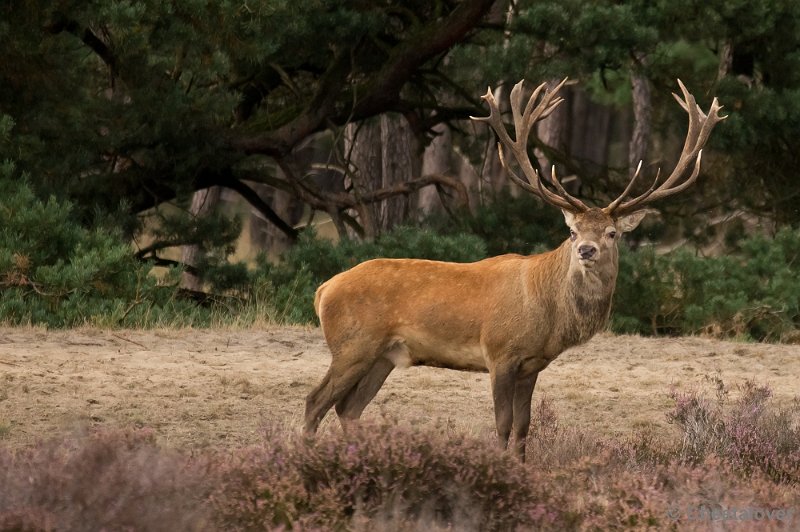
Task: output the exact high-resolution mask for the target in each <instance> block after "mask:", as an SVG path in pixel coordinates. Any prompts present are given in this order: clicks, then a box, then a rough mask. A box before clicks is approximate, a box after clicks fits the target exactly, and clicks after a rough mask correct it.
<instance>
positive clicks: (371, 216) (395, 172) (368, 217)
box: [345, 114, 421, 240]
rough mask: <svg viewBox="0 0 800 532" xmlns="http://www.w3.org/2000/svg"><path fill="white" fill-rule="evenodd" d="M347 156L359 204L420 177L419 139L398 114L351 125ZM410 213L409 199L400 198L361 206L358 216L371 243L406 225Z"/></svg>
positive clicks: (346, 135)
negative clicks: (363, 198) (361, 199)
mask: <svg viewBox="0 0 800 532" xmlns="http://www.w3.org/2000/svg"><path fill="white" fill-rule="evenodd" d="M345 155H346V157H347V159H348V163H349V164H348V174H349V176H350V183H351V185H352V188H353V194H354V196H355V198H356V201H358V198H359V195H361V194H363V193H365V192H368V191H374V190H379V189H381V188H386V187H389V186H392V185H395V184H398V183H405V182H407V181H410V180H411V179H412V178H414V177H418V176H419V175H420V170H421V157H420V155H419V150H418V142H417V139H416V138H415V137H414V134H413V132H412V131H411V127H410V126H409V124H408V122H407V121H406V119H405V118H403V117H402V116H401V115H398V114H384V115H381V116H380V117H379V118H378V119H376V120H368V121H364V122H362V123H360V124H348V125H347V127H346V128H345ZM410 210H411V205H410V201H409V198H408V197H406V196H397V197H393V198H389V199H386V200H383V201H380V202H376V203H373V204H371V205H361V206H360V207H358V208H357V209H356V212H355V213H354V214H355V216H356V217H357V218H358V221H359V223H360V224H361V226H362V227H363V229H364V238H366V239H368V240H369V239H373V238H375V237H376V236H377V235H378V234H380V233H382V232H385V231H388V230H390V229H392V228H393V227H395V226H396V225H398V224H400V223H402V222H404V221H405V220H406V219H407V218H408V216H409V213H410ZM351 236H355V235H351Z"/></svg>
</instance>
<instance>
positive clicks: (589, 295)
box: [558, 240, 619, 344]
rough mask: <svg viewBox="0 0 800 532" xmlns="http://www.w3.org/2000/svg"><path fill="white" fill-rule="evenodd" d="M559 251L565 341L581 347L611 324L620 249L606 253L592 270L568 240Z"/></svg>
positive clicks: (560, 295)
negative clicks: (580, 259)
mask: <svg viewBox="0 0 800 532" xmlns="http://www.w3.org/2000/svg"><path fill="white" fill-rule="evenodd" d="M558 252H559V253H558V255H559V260H560V261H561V264H560V266H561V267H560V268H559V269H560V270H561V272H560V293H559V296H558V297H559V299H560V301H559V303H560V305H559V307H560V308H561V309H562V311H563V312H564V313H565V314H566V316H565V318H566V319H565V320H564V321H562V322H561V323H564V324H565V330H564V331H563V334H564V337H565V341H567V342H568V343H571V344H578V343H582V342H585V341H587V340H588V339H589V338H591V337H592V336H594V335H595V334H596V333H598V332H599V331H601V330H603V329H604V328H605V326H606V324H607V323H608V318H609V316H610V314H611V301H612V299H613V297H614V289H615V288H616V284H617V273H618V272H619V261H618V255H617V250H616V249H615V248H614V249H609V250H607V253H608V255H607V256H605V257H603V258H602V259H601V260H599V261H598V262H597V263H596V264H595V266H594V268H591V269H587V268H584V267H583V266H581V264H580V263H579V261H578V260H577V258H576V256H575V252H574V251H573V250H572V246H571V245H570V241H569V240H567V241H566V242H564V244H562V245H561V247H560V248H559V249H558Z"/></svg>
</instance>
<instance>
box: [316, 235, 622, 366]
mask: <svg viewBox="0 0 800 532" xmlns="http://www.w3.org/2000/svg"><path fill="white" fill-rule="evenodd" d="M565 244H566V243H565ZM569 251H570V250H569V248H568V246H566V245H563V246H561V247H559V248H558V249H556V250H554V251H551V252H549V253H546V254H542V255H536V256H532V257H523V256H520V255H502V256H499V257H494V258H491V259H486V260H482V261H479V262H475V263H471V264H458V263H448V262H436V261H427V260H414V259H376V260H371V261H368V262H365V263H363V264H360V265H358V266H356V267H355V268H353V269H352V270H349V271H347V272H344V273H341V274H339V275H337V276H336V277H334V278H332V279H331V280H329V281H328V282H326V283H325V284H323V285H322V286H321V287H320V288H319V290H318V291H317V313H318V315H319V317H320V322H321V325H322V329H323V332H324V333H325V337H326V340H327V341H328V343H329V345H339V344H340V343H342V342H344V341H346V338H350V337H352V336H355V335H363V334H367V333H368V332H369V331H375V333H374V334H376V335H377V336H379V337H380V339H379V340H378V339H376V341H377V342H378V343H380V344H381V348H382V349H381V350H382V351H385V353H383V355H381V354H380V353H375V354H374V356H376V357H377V356H385V357H387V358H391V359H393V360H396V361H398V362H399V364H397V365H404V364H403V363H402V362H401V361H406V364H405V365H423V366H437V367H445V368H451V369H460V370H471V371H488V370H489V368H490V366H491V365H492V364H493V360H494V357H495V356H496V353H497V352H498V351H503V350H513V351H527V352H529V354H528V355H527V357H526V358H531V359H536V360H538V361H541V362H540V363H541V364H543V365H546V362H548V361H549V360H551V359H552V358H553V357H554V356H555V355H556V354H558V353H560V352H561V351H563V350H564V349H566V348H567V347H571V346H572V345H575V344H577V343H580V342H583V341H586V340H587V339H588V338H589V337H591V336H592V335H594V333H595V332H597V330H599V329H600V328H602V327H603V326H604V325H605V322H606V319H607V317H608V311H609V309H610V303H611V294H612V293H613V282H614V279H612V278H611V277H612V276H611V275H608V276H606V278H604V279H600V278H599V277H596V276H595V275H594V274H589V276H584V275H581V274H580V273H576V274H574V275H570V276H568V275H567V272H568V271H569V257H568V254H569ZM577 293H580V294H581V295H580V298H579V299H578V298H575V299H571V298H570V297H569V296H568V294H577ZM374 294H381V295H380V298H379V299H378V298H375V297H374ZM565 296H566V297H565ZM370 299H372V300H371V301H370V304H369V309H370V312H369V313H364V312H362V311H361V309H363V308H364V305H363V302H364V301H366V300H370ZM452 309H458V312H457V313H453V312H452ZM331 322H335V325H333V326H332V327H327V326H326V324H328V323H331ZM560 324H565V325H566V326H564V327H559V325H560ZM387 353H388V354H387ZM401 354H402V355H403V356H400V355H401Z"/></svg>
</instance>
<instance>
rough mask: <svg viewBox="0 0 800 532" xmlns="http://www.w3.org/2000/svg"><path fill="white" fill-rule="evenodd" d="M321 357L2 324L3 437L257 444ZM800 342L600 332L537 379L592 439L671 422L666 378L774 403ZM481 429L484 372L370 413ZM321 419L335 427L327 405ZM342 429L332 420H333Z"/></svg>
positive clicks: (269, 337)
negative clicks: (718, 383) (713, 379)
mask: <svg viewBox="0 0 800 532" xmlns="http://www.w3.org/2000/svg"><path fill="white" fill-rule="evenodd" d="M328 362H329V353H328V350H327V348H326V347H325V344H324V341H323V339H322V337H321V334H320V332H319V330H317V329H313V328H302V327H269V328H264V329H262V330H236V329H230V330H221V329H217V330H191V329H188V330H186V329H184V330H170V329H165V330H147V331H132V330H124V331H109V330H97V329H80V330H70V331H48V330H44V329H38V328H4V329H0V439H1V440H0V441H3V443H4V444H5V445H10V446H19V445H25V444H27V443H31V442H33V441H35V440H36V439H38V438H41V437H44V436H51V435H56V434H59V433H63V432H69V431H72V430H75V429H76V428H81V427H85V426H87V425H88V426H93V427H119V426H122V427H125V426H134V427H137V426H147V427H150V428H152V429H153V430H154V431H155V434H156V436H157V438H158V439H159V441H160V442H161V443H162V444H168V445H176V446H190V447H202V446H207V445H217V444H224V445H232V446H233V445H239V444H246V443H252V442H254V441H257V439H258V433H259V430H260V427H262V426H263V425H264V424H265V423H266V424H270V425H281V426H286V427H292V428H294V427H299V426H300V424H301V419H302V413H303V407H304V401H305V395H306V394H307V393H308V392H309V390H310V389H311V388H312V387H313V386H314V385H315V384H316V383H317V382H319V380H320V379H321V378H322V375H323V374H324V372H325V370H326V369H327V366H328ZM798 374H800V346H789V345H767V344H746V343H734V342H721V341H717V340H711V339H704V338H658V339H651V338H639V337H632V336H612V335H600V336H598V337H597V338H595V339H594V340H593V341H591V342H590V343H589V344H587V345H585V346H582V347H580V348H576V349H573V350H571V351H569V352H567V353H565V354H563V355H562V356H561V357H560V358H559V359H557V360H556V361H555V362H554V363H553V364H551V366H550V367H549V368H548V369H546V370H545V371H544V372H543V373H542V375H541V376H540V378H539V382H538V384H537V389H536V396H537V397H541V396H542V395H545V396H547V397H548V398H549V399H551V401H552V403H553V404H554V405H555V409H556V413H557V415H558V416H559V418H560V419H561V420H562V422H564V423H568V424H569V425H570V426H573V427H574V428H576V429H578V430H581V431H588V432H591V433H594V434H597V435H599V436H618V435H627V434H630V433H632V432H636V431H641V430H643V429H644V430H647V429H649V430H652V431H654V432H655V433H656V434H658V433H664V432H665V431H668V430H674V428H673V427H672V426H671V425H669V424H668V423H667V420H666V416H665V412H667V411H668V410H669V409H670V407H671V405H672V402H671V400H670V397H669V391H670V389H671V387H672V386H676V387H679V388H690V387H692V386H700V385H702V384H703V382H704V378H705V377H707V376H714V375H717V376H719V377H720V378H722V380H724V381H725V383H726V384H728V385H730V386H735V385H736V384H737V383H741V382H743V381H744V380H746V379H753V380H755V381H756V382H758V383H763V384H768V385H769V386H770V388H771V389H772V391H773V393H774V398H773V402H774V404H776V406H786V405H788V404H789V403H790V402H791V401H792V399H793V397H794V396H795V395H796V393H797V383H796V375H798ZM365 416H366V417H369V418H373V419H375V418H381V417H387V418H390V419H396V420H399V421H400V422H402V423H403V424H408V425H411V426H415V427H417V426H419V427H426V426H428V427H439V428H442V427H444V428H446V430H448V431H450V432H455V433H461V434H470V435H476V436H479V437H481V438H483V437H486V436H489V435H491V433H492V431H493V413H492V404H491V396H490V393H489V382H488V377H487V376H486V375H485V374H480V373H462V372H455V371H450V370H440V369H432V368H410V369H408V370H402V371H401V370H398V371H395V372H394V373H392V375H390V377H389V379H388V381H387V383H386V385H385V386H384V387H383V389H382V390H381V391H380V393H379V394H378V396H377V397H376V399H375V401H374V402H373V403H372V404H371V405H370V406H369V407H368V408H367V411H366V413H365ZM325 425H328V426H329V425H333V426H336V425H337V423H336V421H335V419H334V416H333V415H332V414H331V415H329V416H328V418H326V421H325ZM336 430H338V427H337V429H336Z"/></svg>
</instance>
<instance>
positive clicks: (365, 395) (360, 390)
mask: <svg viewBox="0 0 800 532" xmlns="http://www.w3.org/2000/svg"><path fill="white" fill-rule="evenodd" d="M393 369H394V364H393V363H392V362H391V361H390V360H388V359H387V358H384V357H380V358H379V359H378V360H376V361H375V364H373V365H372V367H371V368H370V369H369V371H368V372H367V374H366V375H364V376H363V377H361V379H360V380H359V381H358V382H357V383H356V384H355V386H353V387H352V388H350V391H349V392H347V394H346V395H345V396H344V397H342V398H341V399H340V400H339V402H337V403H336V414H338V416H339V421H340V422H341V424H342V428H343V429H344V430H347V428H348V426H349V425H350V424H352V423H353V422H354V421H356V420H357V419H358V418H360V417H361V413H362V412H364V409H365V408H366V407H367V405H368V404H369V403H370V401H372V399H374V398H375V394H377V393H378V390H380V389H381V386H383V383H384V382H385V381H386V378H387V377H388V376H389V374H390V373H391V372H392V370H393Z"/></svg>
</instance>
